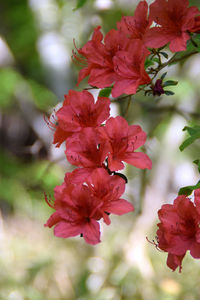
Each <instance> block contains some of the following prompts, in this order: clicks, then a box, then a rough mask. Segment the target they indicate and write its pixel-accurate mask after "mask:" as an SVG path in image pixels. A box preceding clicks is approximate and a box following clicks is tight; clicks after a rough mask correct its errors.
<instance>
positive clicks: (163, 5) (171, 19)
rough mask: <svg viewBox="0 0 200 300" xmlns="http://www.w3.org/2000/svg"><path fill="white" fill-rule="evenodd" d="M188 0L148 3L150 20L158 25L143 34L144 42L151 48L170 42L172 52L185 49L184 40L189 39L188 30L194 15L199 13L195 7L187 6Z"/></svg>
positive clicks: (192, 23) (192, 24)
mask: <svg viewBox="0 0 200 300" xmlns="http://www.w3.org/2000/svg"><path fill="white" fill-rule="evenodd" d="M188 6H189V1H188V0H184V1H183V0H176V1H174V0H168V1H166V0H155V2H153V3H152V4H151V5H150V14H149V18H150V20H153V21H155V22H156V23H157V24H158V26H156V27H153V28H150V29H149V31H148V32H147V33H146V36H145V41H146V42H145V44H146V45H147V46H148V47H151V48H160V47H162V46H164V45H166V44H167V43H169V42H170V45H169V48H170V50H171V51H172V52H178V51H183V50H185V49H186V42H187V40H189V39H190V36H189V34H188V31H191V30H192V28H193V26H194V24H195V17H196V16H197V14H199V10H198V8H197V7H194V6H193V7H188Z"/></svg>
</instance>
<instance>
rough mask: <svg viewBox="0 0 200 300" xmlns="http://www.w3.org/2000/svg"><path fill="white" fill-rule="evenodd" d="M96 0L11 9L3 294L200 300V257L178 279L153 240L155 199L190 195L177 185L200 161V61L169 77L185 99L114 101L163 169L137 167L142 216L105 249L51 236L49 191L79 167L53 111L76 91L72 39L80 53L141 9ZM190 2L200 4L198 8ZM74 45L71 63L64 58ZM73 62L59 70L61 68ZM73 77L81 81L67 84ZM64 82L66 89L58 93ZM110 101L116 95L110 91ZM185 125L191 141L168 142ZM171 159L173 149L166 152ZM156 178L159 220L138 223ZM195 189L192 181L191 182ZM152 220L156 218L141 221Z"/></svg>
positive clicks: (134, 176)
mask: <svg viewBox="0 0 200 300" xmlns="http://www.w3.org/2000/svg"><path fill="white" fill-rule="evenodd" d="M132 2H133V3H134V1H132ZM96 3H97V1H93V0H87V1H86V0H85V1H78V0H77V1H76V0H69V1H64V0H57V1H55V0H46V1H37V0H30V1H26V0H21V1H18V0H6V1H1V2H0V91H1V93H0V110H1V112H0V124H1V125H0V210H1V214H2V216H0V299H1V300H46V299H48V300H56V299H58V300H93V299H96V300H112V299H113V300H133V299H136V300H140V299H142V300H173V299H177V300H198V299H199V298H200V285H199V276H198V275H199V261H197V260H193V259H191V257H189V255H188V257H187V258H186V259H185V260H184V263H183V273H182V274H181V275H180V274H178V273H177V272H175V273H172V272H171V271H170V270H169V269H168V268H167V267H166V254H165V253H160V252H159V251H157V250H156V249H154V247H153V246H152V245H151V244H149V243H147V242H146V240H145V235H148V236H153V238H154V235H155V234H154V233H155V232H156V227H155V222H156V221H155V219H156V211H155V213H154V216H153V218H154V219H153V220H151V218H152V210H153V209H154V200H155V199H154V198H155V197H156V195H157V194H159V192H160V190H161V189H162V188H163V186H165V187H166V189H167V191H168V193H169V194H170V195H171V194H172V197H173V195H175V194H177V191H178V189H179V188H180V186H179V187H178V188H177V186H176V184H175V183H174V177H175V172H176V166H177V164H179V163H180V164H181V163H182V162H183V161H184V162H185V161H188V160H189V162H191V161H192V160H194V159H196V160H197V165H198V166H199V160H198V159H199V153H200V146H199V143H198V142H197V141H196V142H195V143H194V144H192V146H190V147H188V148H187V149H185V151H184V152H183V153H180V151H179V148H178V147H179V146H180V144H181V143H182V142H183V140H184V139H185V136H184V134H183V132H181V129H182V128H183V127H184V126H187V125H188V121H190V124H189V126H191V127H194V125H195V124H194V123H196V121H198V120H199V111H200V101H199V100H200V97H199V93H200V85H199V77H198V76H193V77H191V74H189V72H190V69H191V68H192V67H191V65H192V66H193V68H194V65H197V66H198V63H196V62H193V61H192V58H190V59H189V60H186V61H185V62H184V64H182V65H181V66H175V65H174V66H172V70H173V71H172V72H171V73H170V72H169V74H167V75H166V80H168V81H169V80H172V81H173V82H176V81H178V85H176V86H175V85H174V86H172V87H170V90H172V91H173V92H174V93H175V94H174V96H170V97H167V96H166V95H164V96H163V97H162V98H159V97H152V96H147V97H144V95H143V93H142V92H140V93H138V94H137V95H135V96H134V97H133V98H132V100H131V101H130V103H128V101H127V99H124V100H121V101H120V103H118V104H117V105H115V104H113V108H114V109H117V110H118V111H119V112H120V114H121V115H123V116H125V117H126V119H127V120H128V122H129V123H130V124H132V123H133V122H134V123H136V124H140V125H141V126H142V128H143V129H144V130H145V131H146V132H147V133H148V138H149V139H148V140H149V144H148V145H147V146H146V148H145V149H144V150H147V151H148V153H149V155H150V156H151V158H152V159H153V164H154V169H153V170H152V172H151V173H150V172H149V171H148V172H143V171H139V170H136V169H134V168H132V167H127V169H126V175H127V177H128V179H129V185H128V186H127V193H126V195H125V198H126V199H129V200H130V201H132V202H133V203H134V205H135V207H136V209H135V211H136V212H135V214H129V215H127V216H122V217H117V216H111V219H112V224H111V225H110V226H109V227H105V224H104V225H103V224H102V225H103V226H102V243H101V244H99V245H98V246H95V247H91V246H89V245H86V244H85V243H84V241H83V240H81V239H80V238H74V239H68V240H64V239H59V238H55V237H54V236H53V232H52V230H50V229H47V228H44V226H43V224H44V223H45V222H46V220H47V219H48V217H49V215H50V214H51V213H52V210H51V209H50V208H49V207H48V206H47V205H46V203H45V201H44V194H43V193H44V192H46V193H47V194H48V195H52V196H53V190H54V187H55V186H56V185H60V184H61V183H62V181H63V178H64V173H65V172H66V171H70V170H71V169H70V167H69V166H68V164H67V162H66V160H64V161H63V160H62V157H60V156H59V155H60V152H59V149H56V148H55V147H53V146H52V143H51V142H52V136H53V132H52V131H50V129H49V128H48V126H47V125H46V123H45V122H44V120H43V115H44V114H49V113H50V112H52V108H53V106H55V105H56V104H57V103H58V95H59V94H62V93H63V94H64V93H67V91H68V89H69V88H76V87H75V85H76V77H77V72H78V68H76V67H74V65H72V63H71V62H70V56H71V50H72V47H73V37H75V39H76V42H77V45H78V46H80V47H81V46H82V45H83V44H84V43H85V42H86V41H87V39H88V38H89V37H90V36H91V33H92V30H93V28H94V27H95V26H98V25H101V26H102V31H103V32H104V33H105V32H107V31H108V30H110V29H111V28H116V22H117V21H119V20H120V18H121V16H122V15H131V14H133V11H134V9H135V3H134V5H133V7H132V8H131V10H130V9H129V6H130V3H129V5H128V2H127V5H125V4H124V3H125V2H124V3H123V2H122V1H117V0H115V1H114V0H113V1H111V4H112V5H111V7H110V8H107V9H106V8H104V9H100V8H98V6H97V5H96ZM190 3H191V4H192V5H198V6H199V7H200V4H199V1H195V0H194V1H191V2H190ZM74 8H77V10H76V11H73V9H74ZM41 41H43V44H42V45H43V47H46V50H48V51H50V54H51V56H49V57H47V58H48V59H46V60H44V58H46V57H45V55H47V54H46V53H49V52H45V54H44V53H42V51H41V47H40V45H41ZM44 41H45V43H44ZM2 44H3V45H4V48H1V45H2ZM60 45H61V46H62V47H61V46H60ZM192 46H193V45H191V47H192ZM59 47H61V48H59ZM58 48H59V51H57V49H58ZM63 49H64V53H65V54H66V55H68V56H69V57H68V56H67V59H66V57H65V56H62V54H63V52H62V50H63ZM167 54H169V53H168V52H167ZM196 57H198V55H197V56H196ZM62 58H63V62H62V64H60V65H59V67H58V65H56V63H57V62H59V61H60V60H61V59H62ZM59 59H60V60H59ZM61 67H63V68H61ZM63 70H64V71H63ZM196 71H197V70H196ZM163 72H165V70H163ZM66 74H67V75H68V76H69V77H70V78H73V80H71V81H69V80H67V79H66V78H67V77H65V76H66ZM198 74H199V73H198ZM61 81H63V82H64V87H61V88H60V93H58V90H57V89H56V88H57V87H60V82H61ZM85 82H86V81H85ZM85 82H84V83H83V84H85ZM82 86H83V85H80V87H79V89H80V88H81V87H82ZM109 94H110V89H109V88H108V89H105V90H103V91H101V93H100V95H101V96H105V95H106V96H107V95H109ZM174 122H175V125H173V124H174ZM176 122H181V126H182V124H183V126H182V128H181V129H180V135H181V138H180V141H176V138H175V139H173V137H172V138H171V137H170V138H169V137H168V135H169V133H170V132H171V131H173V132H176V131H177V128H176V125H177V123H176ZM178 130H179V129H178ZM167 146H168V147H169V148H167ZM171 148H172V151H171V152H170V150H171ZM167 149H168V150H167ZM166 152H170V153H171V154H170V153H167V154H168V155H169V156H163V155H164V154H163V153H166ZM180 157H181V158H180ZM166 162H167V163H168V165H167V166H168V169H170V172H171V173H170V174H169V177H168V181H167V182H165V181H164V180H165V179H166V177H162V176H164V172H162V169H161V171H160V169H159V168H158V165H157V164H158V163H159V164H160V165H161V164H162V163H163V164H165V163H166ZM163 166H164V168H165V167H166V165H163ZM156 174H157V178H159V177H160V178H164V179H163V180H162V184H157V183H156V188H155V185H154V187H153V188H152V189H153V194H152V196H151V198H152V203H151V207H150V211H149V213H151V214H150V219H149V218H148V216H147V215H146V216H144V217H143V214H142V215H141V217H140V216H137V212H138V211H140V210H142V209H143V202H142V201H141V199H140V197H141V196H142V195H143V196H144V195H145V191H146V190H147V191H149V190H148V187H149V186H150V184H152V185H153V181H154V180H155V177H156ZM180 179H181V178H180ZM196 182H197V181H196ZM196 182H194V181H193V178H191V181H190V182H188V185H193V184H196ZM141 198H142V197H141ZM172 199H173V198H170V200H172ZM162 200H163V199H161V201H160V204H161V202H162ZM167 200H169V198H166V199H164V201H165V202H167ZM140 218H141V219H140ZM142 218H143V219H145V222H144V223H141V224H142V225H141V224H140V223H139V225H137V224H138V223H137V222H138V220H142ZM144 232H145V233H144ZM134 234H135V238H133V237H134Z"/></svg>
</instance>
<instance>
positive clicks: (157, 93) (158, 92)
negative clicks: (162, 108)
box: [152, 79, 165, 96]
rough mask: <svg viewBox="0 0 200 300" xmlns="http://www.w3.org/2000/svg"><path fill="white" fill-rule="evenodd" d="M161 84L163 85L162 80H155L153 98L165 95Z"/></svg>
mask: <svg viewBox="0 0 200 300" xmlns="http://www.w3.org/2000/svg"><path fill="white" fill-rule="evenodd" d="M162 83H163V81H162V79H157V80H156V82H155V85H154V86H153V88H152V90H153V95H154V96H160V95H162V94H164V93H165V91H164V89H163V86H162Z"/></svg>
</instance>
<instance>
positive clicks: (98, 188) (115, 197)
mask: <svg viewBox="0 0 200 300" xmlns="http://www.w3.org/2000/svg"><path fill="white" fill-rule="evenodd" d="M86 182H87V184H88V186H89V188H90V190H91V192H92V194H93V196H94V197H95V198H97V199H99V201H102V202H103V204H102V206H101V207H100V208H99V210H100V212H101V214H102V216H103V218H104V222H105V223H106V224H108V225H109V224H110V219H109V214H110V213H112V214H116V215H123V214H126V213H128V212H130V211H133V210H134V207H133V205H132V204H131V203H130V202H128V201H127V200H124V199H121V198H120V197H121V196H122V194H123V193H124V191H125V181H124V179H122V178H121V177H119V176H118V175H109V174H108V172H107V171H106V170H105V169H103V168H98V169H95V170H94V171H93V172H92V174H91V176H89V177H88V178H87V179H86Z"/></svg>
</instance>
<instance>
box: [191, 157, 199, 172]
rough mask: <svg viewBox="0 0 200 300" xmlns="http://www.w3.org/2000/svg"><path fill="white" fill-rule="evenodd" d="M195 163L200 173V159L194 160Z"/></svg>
mask: <svg viewBox="0 0 200 300" xmlns="http://www.w3.org/2000/svg"><path fill="white" fill-rule="evenodd" d="M193 163H194V164H196V165H197V167H198V171H199V173H200V159H196V160H194V161H193Z"/></svg>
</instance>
